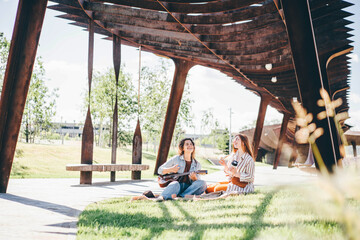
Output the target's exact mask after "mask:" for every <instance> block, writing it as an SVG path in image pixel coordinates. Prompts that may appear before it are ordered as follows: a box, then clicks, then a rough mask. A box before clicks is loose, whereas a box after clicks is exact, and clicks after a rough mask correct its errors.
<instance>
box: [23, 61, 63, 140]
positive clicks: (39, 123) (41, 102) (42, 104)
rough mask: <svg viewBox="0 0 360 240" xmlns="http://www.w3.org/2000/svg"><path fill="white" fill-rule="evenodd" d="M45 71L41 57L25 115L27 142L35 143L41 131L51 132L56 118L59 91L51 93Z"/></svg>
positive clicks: (35, 71) (27, 100) (32, 78)
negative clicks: (52, 122) (46, 81)
mask: <svg viewBox="0 0 360 240" xmlns="http://www.w3.org/2000/svg"><path fill="white" fill-rule="evenodd" d="M45 80H46V79H45V69H44V66H43V62H42V60H41V58H40V57H38V58H37V59H36V62H35V65H34V69H33V73H32V76H31V82H30V87H29V91H28V95H27V99H26V104H25V109H24V113H23V120H22V129H23V132H24V135H25V137H26V142H29V141H32V142H34V139H35V136H37V135H38V134H39V132H40V131H41V130H49V128H50V127H51V120H52V118H53V117H54V116H55V113H56V111H55V109H56V99H57V98H58V94H57V91H58V89H54V90H53V91H52V92H49V88H48V87H47V86H46V84H45Z"/></svg>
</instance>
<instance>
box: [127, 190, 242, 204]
mask: <svg viewBox="0 0 360 240" xmlns="http://www.w3.org/2000/svg"><path fill="white" fill-rule="evenodd" d="M241 194H243V193H240V192H225V191H217V192H212V193H204V194H201V195H186V196H185V197H184V198H180V197H176V198H173V199H172V200H192V201H202V200H216V199H223V198H227V197H229V196H236V195H241ZM137 200H150V201H155V202H161V201H164V199H163V197H162V196H160V195H159V194H154V193H152V192H151V191H146V192H144V193H143V194H142V195H140V196H134V197H132V198H131V199H130V201H131V202H132V201H137Z"/></svg>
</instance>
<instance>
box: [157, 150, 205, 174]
mask: <svg viewBox="0 0 360 240" xmlns="http://www.w3.org/2000/svg"><path fill="white" fill-rule="evenodd" d="M176 164H178V165H179V167H180V168H179V171H178V173H183V172H184V170H185V166H186V162H185V159H184V155H176V156H174V157H172V158H171V159H170V160H168V161H167V162H165V163H164V164H163V165H161V166H160V167H159V169H158V174H160V175H162V173H163V170H164V168H169V167H172V166H175V165H176ZM200 169H201V164H200V163H199V162H198V161H196V160H195V159H193V161H192V162H191V166H190V172H194V171H198V170H200ZM196 177H197V179H200V175H199V174H196Z"/></svg>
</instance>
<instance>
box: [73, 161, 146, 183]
mask: <svg viewBox="0 0 360 240" xmlns="http://www.w3.org/2000/svg"><path fill="white" fill-rule="evenodd" d="M148 169H149V165H144V164H68V165H66V170H67V171H80V172H81V175H80V184H91V180H92V174H91V173H92V172H94V171H96V172H116V171H132V175H131V176H132V179H133V180H135V179H140V178H137V177H134V176H140V174H139V173H141V171H143V170H148Z"/></svg>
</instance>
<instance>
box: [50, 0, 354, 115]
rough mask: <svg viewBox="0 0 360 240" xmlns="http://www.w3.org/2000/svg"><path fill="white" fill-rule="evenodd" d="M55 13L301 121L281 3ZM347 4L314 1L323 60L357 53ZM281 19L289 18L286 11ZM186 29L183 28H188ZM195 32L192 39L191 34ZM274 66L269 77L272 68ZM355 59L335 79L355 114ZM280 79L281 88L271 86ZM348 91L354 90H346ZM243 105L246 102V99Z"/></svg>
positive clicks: (124, 2)
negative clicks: (196, 69) (217, 76)
mask: <svg viewBox="0 0 360 240" xmlns="http://www.w3.org/2000/svg"><path fill="white" fill-rule="evenodd" d="M51 2H54V3H56V4H55V5H52V6H49V7H48V8H50V9H53V10H57V11H60V12H62V13H63V14H62V15H60V16H58V17H60V18H64V19H67V20H71V21H72V22H71V24H73V25H76V26H80V27H83V28H87V26H88V23H89V19H90V18H92V19H93V20H94V21H95V23H96V27H95V32H96V33H98V34H101V35H104V36H105V38H106V39H109V40H110V39H112V34H116V35H119V36H121V38H122V44H125V45H129V46H134V47H138V46H139V45H141V46H142V49H143V50H145V51H148V52H152V53H155V54H158V55H163V56H167V57H170V58H181V59H187V60H189V61H193V62H195V63H197V64H199V65H202V66H206V67H210V68H214V69H218V70H219V71H221V72H223V73H225V74H226V75H228V76H230V77H231V78H233V79H234V80H235V81H237V82H238V83H240V84H242V85H243V86H245V87H246V88H247V89H249V90H251V91H253V92H254V93H255V94H257V95H259V94H270V95H272V97H273V98H272V101H271V103H270V105H271V106H272V107H274V108H276V109H277V110H278V111H280V112H290V113H293V109H292V106H291V101H292V100H293V99H294V98H297V99H300V98H299V90H298V84H297V82H296V77H295V71H294V67H293V63H292V56H291V49H290V46H289V43H288V39H287V33H286V28H285V25H284V22H283V20H282V18H281V16H280V14H279V11H278V8H281V6H277V5H278V1H275V3H276V4H275V3H274V1H273V0H267V1H263V0H165V1H161V2H158V1H157V0H96V1H91V2H90V1H84V0H51ZM351 5H352V4H351V3H348V2H345V1H341V0H312V1H310V7H311V14H312V19H313V26H314V29H315V35H316V43H317V47H318V51H319V57H320V59H322V58H323V57H324V56H328V55H329V54H330V53H334V52H336V51H339V50H344V49H348V48H351V43H352V41H351V40H349V37H351V36H352V35H351V34H350V33H349V32H350V31H352V29H351V28H349V27H348V25H349V24H351V23H352V22H351V21H349V20H347V19H346V17H348V16H351V15H352V14H350V13H348V12H346V11H344V10H343V9H344V8H346V7H348V6H351ZM280 12H281V10H280ZM180 23H181V24H180ZM189 32H191V33H189ZM269 63H271V64H272V69H271V70H267V69H266V68H265V65H266V64H269ZM349 73H350V72H349V58H348V57H347V56H346V55H342V56H340V57H337V58H335V59H334V60H333V61H331V62H330V64H329V66H328V77H329V81H330V86H331V91H332V93H335V92H336V96H335V99H336V98H338V97H341V98H342V99H343V104H342V106H340V107H339V108H338V109H337V110H338V111H347V110H348V101H347V96H348V90H347V89H348V87H349V83H348V75H349ZM273 77H276V79H277V81H276V82H273V81H271V79H272V78H273ZM342 89H346V90H342ZM240 98H241V96H240Z"/></svg>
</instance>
